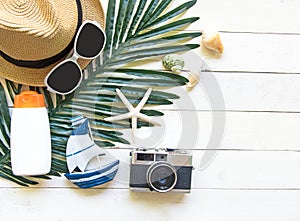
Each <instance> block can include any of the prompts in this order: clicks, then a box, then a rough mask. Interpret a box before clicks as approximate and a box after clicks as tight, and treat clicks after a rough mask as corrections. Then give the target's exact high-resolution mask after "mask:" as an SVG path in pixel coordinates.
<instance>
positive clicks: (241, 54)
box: [131, 33, 300, 74]
mask: <svg viewBox="0 0 300 221" xmlns="http://www.w3.org/2000/svg"><path fill="white" fill-rule="evenodd" d="M221 38H222V42H223V44H224V48H225V49H224V53H223V54H222V55H219V54H214V53H212V52H211V51H209V50H208V49H206V48H204V47H202V46H201V47H200V48H196V49H194V50H192V52H194V53H191V52H189V53H187V54H186V55H183V57H184V58H185V61H186V63H188V64H187V65H186V67H185V69H188V68H189V67H188V66H193V67H195V66H196V67H199V68H200V67H201V65H202V64H203V62H204V64H205V65H203V69H205V70H208V71H216V72H218V71H220V72H255V73H270V72H271V73H296V74H297V73H300V64H299V62H298V61H299V59H300V55H299V53H298V52H299V51H300V38H299V36H298V35H289V34H286V35H270V34H251V33H221ZM189 43H192V44H194V43H195V44H202V43H201V37H198V38H195V39H193V40H192V41H190V42H189ZM162 57H163V56H160V57H157V58H154V59H149V60H147V61H143V62H141V61H140V60H137V62H134V63H132V64H131V66H132V67H134V68H139V67H140V68H142V67H144V68H150V67H151V69H164V67H163V66H162V64H161V59H162ZM197 64H198V66H197Z"/></svg>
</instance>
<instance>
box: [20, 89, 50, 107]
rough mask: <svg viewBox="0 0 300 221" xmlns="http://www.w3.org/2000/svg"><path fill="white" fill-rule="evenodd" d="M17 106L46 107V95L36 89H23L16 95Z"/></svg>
mask: <svg viewBox="0 0 300 221" xmlns="http://www.w3.org/2000/svg"><path fill="white" fill-rule="evenodd" d="M14 107H15V108H34V107H46V104H45V100H44V96H43V95H42V94H39V93H37V92H36V91H23V92H22V93H21V94H19V95H16V96H15V102H14Z"/></svg>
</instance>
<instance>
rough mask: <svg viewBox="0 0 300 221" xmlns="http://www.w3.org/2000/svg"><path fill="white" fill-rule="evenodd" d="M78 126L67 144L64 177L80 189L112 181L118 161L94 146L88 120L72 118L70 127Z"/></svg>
mask: <svg viewBox="0 0 300 221" xmlns="http://www.w3.org/2000/svg"><path fill="white" fill-rule="evenodd" d="M78 124H79V126H78V127H77V128H76V129H75V130H73V131H72V134H71V136H70V137H69V139H68V142H67V149H66V158H67V165H68V170H69V173H66V174H65V177H66V178H67V179H68V180H70V181H71V182H72V183H74V184H75V185H77V186H78V187H80V188H90V187H94V186H98V185H101V184H104V183H107V182H109V181H111V180H113V179H114V177H115V176H116V174H117V171H118V168H119V160H118V159H116V158H115V157H114V156H112V155H111V154H110V153H109V152H108V151H107V150H105V149H103V148H101V147H99V146H98V145H97V144H95V142H94V140H93V138H92V135H91V131H90V127H89V122H88V119H85V118H83V117H82V116H80V117H76V118H73V124H72V126H77V125H78ZM78 170H80V172H79V171H78Z"/></svg>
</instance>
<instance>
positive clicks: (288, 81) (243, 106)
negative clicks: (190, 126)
mask: <svg viewBox="0 0 300 221" xmlns="http://www.w3.org/2000/svg"><path fill="white" fill-rule="evenodd" d="M299 84H300V75H291V74H253V73H221V72H213V73H212V72H211V73H208V72H203V73H202V74H201V75H200V80H199V84H198V85H197V86H196V87H195V88H194V89H193V90H191V91H189V90H187V89H186V88H185V87H178V88H173V89H170V90H168V91H169V92H172V93H175V94H177V95H179V96H180V99H178V100H174V105H173V106H172V107H171V106H169V105H167V106H160V107H159V108H160V109H175V110H227V111H279V112H299V110H300V98H299V96H298V95H299V93H300V88H299Z"/></svg>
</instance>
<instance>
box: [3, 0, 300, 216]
mask: <svg viewBox="0 0 300 221" xmlns="http://www.w3.org/2000/svg"><path fill="white" fill-rule="evenodd" d="M174 1H175V3H174V5H176V4H179V3H180V2H181V1H179V0H174ZM103 4H104V5H106V2H104V3H103ZM299 9H300V1H298V0H263V1H260V0H243V1H241V0H227V1H222V0H198V3H197V5H196V6H195V7H194V8H193V9H191V10H190V11H189V12H188V13H187V14H186V15H185V16H186V17H190V16H200V17H201V19H200V20H199V21H198V22H197V23H196V24H193V25H191V26H190V27H189V28H188V30H190V31H195V30H201V29H203V28H204V27H210V28H211V27H215V28H216V29H217V30H219V31H221V36H222V39H223V42H224V46H225V52H224V54H223V55H222V56H215V55H211V54H210V53H209V52H208V51H207V50H206V49H203V48H200V49H196V50H195V51H194V52H195V53H197V54H199V56H201V57H205V58H206V63H207V71H206V72H204V73H202V75H201V80H200V81H201V82H200V84H199V85H198V86H197V87H196V88H195V89H194V90H193V91H191V92H185V91H184V89H182V90H178V93H180V95H181V96H182V97H184V98H182V99H192V101H193V103H194V106H189V105H187V106H184V107H182V105H181V103H180V101H178V102H177V103H175V105H174V106H173V108H170V107H166V108H162V109H164V112H165V114H166V116H165V117H163V118H161V119H159V120H160V121H161V122H163V125H164V126H163V128H162V129H158V130H161V131H162V132H163V133H162V134H163V136H161V137H160V139H157V140H155V141H154V145H161V146H176V145H178V143H179V140H178V137H180V135H181V134H182V133H183V131H182V130H181V128H182V127H181V126H182V121H181V120H182V119H185V118H186V116H196V118H195V119H198V122H196V123H195V124H194V127H197V128H198V136H197V140H196V143H195V145H194V146H188V148H193V149H195V150H194V152H193V153H194V166H195V170H194V172H193V189H192V192H191V194H186V195H181V194H157V193H154V194H149V193H133V192H131V191H130V190H129V189H128V162H129V155H128V154H129V150H125V149H117V150H113V151H112V152H113V154H115V155H116V156H117V157H118V158H120V159H121V168H120V171H119V173H118V175H117V177H116V181H114V182H111V183H110V184H108V185H105V186H102V187H99V188H94V189H88V190H80V189H78V188H75V187H74V186H73V185H72V184H70V183H69V182H68V181H66V180H65V178H63V177H61V178H53V179H52V180H51V181H42V182H41V183H40V184H39V185H38V186H35V187H32V188H21V187H18V186H16V185H14V184H12V183H9V182H7V181H3V180H0V220H13V219H14V220H17V219H22V220H43V221H46V220H51V221H53V220H62V221H65V220H196V219H197V220H209V221H212V220H218V221H219V220H251V221H256V220H272V221H275V220H280V221H282V220H289V221H292V220H300V209H299V208H300V152H299V150H300V136H299V134H300V75H299V73H300V54H299V51H300V22H299V21H300V14H299ZM195 42H200V38H198V39H196V40H195ZM147 67H149V68H152V69H153V68H157V69H161V68H162V67H161V64H160V63H159V62H153V63H149V64H147ZM216 82H217V85H216ZM216 86H218V88H219V90H220V91H221V92H222V95H223V98H224V105H225V106H224V107H223V108H222V105H219V106H218V105H211V103H210V102H211V101H210V99H218V98H217V97H215V96H212V97H210V96H208V95H207V90H212V91H213V90H214V87H216ZM222 119H225V120H224V122H225V132H224V134H223V136H222V142H221V143H220V146H218V147H217V146H216V147H214V146H209V145H208V143H209V138H210V136H212V134H211V133H212V128H213V125H214V123H215V122H216V121H220V122H221V123H220V124H218V125H217V126H219V127H220V125H221V126H222ZM195 125H196V126H195ZM197 128H193V126H191V127H190V128H188V130H190V131H195V130H196V129H197ZM156 129H157V128H156ZM153 133H155V132H154V131H153V130H149V129H146V130H143V131H140V132H139V136H141V137H144V138H145V137H146V138H145V139H147V136H150V135H151V134H153ZM182 139H183V142H186V143H188V142H189V138H186V137H184V138H182ZM185 147H187V146H185ZM207 148H210V150H207ZM215 149H219V150H218V151H217V154H216V156H215V158H214V159H213V161H212V162H211V163H210V164H209V165H208V166H207V167H205V168H202V167H201V162H202V160H203V158H202V157H203V155H204V154H210V153H214V152H216V150H215Z"/></svg>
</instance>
